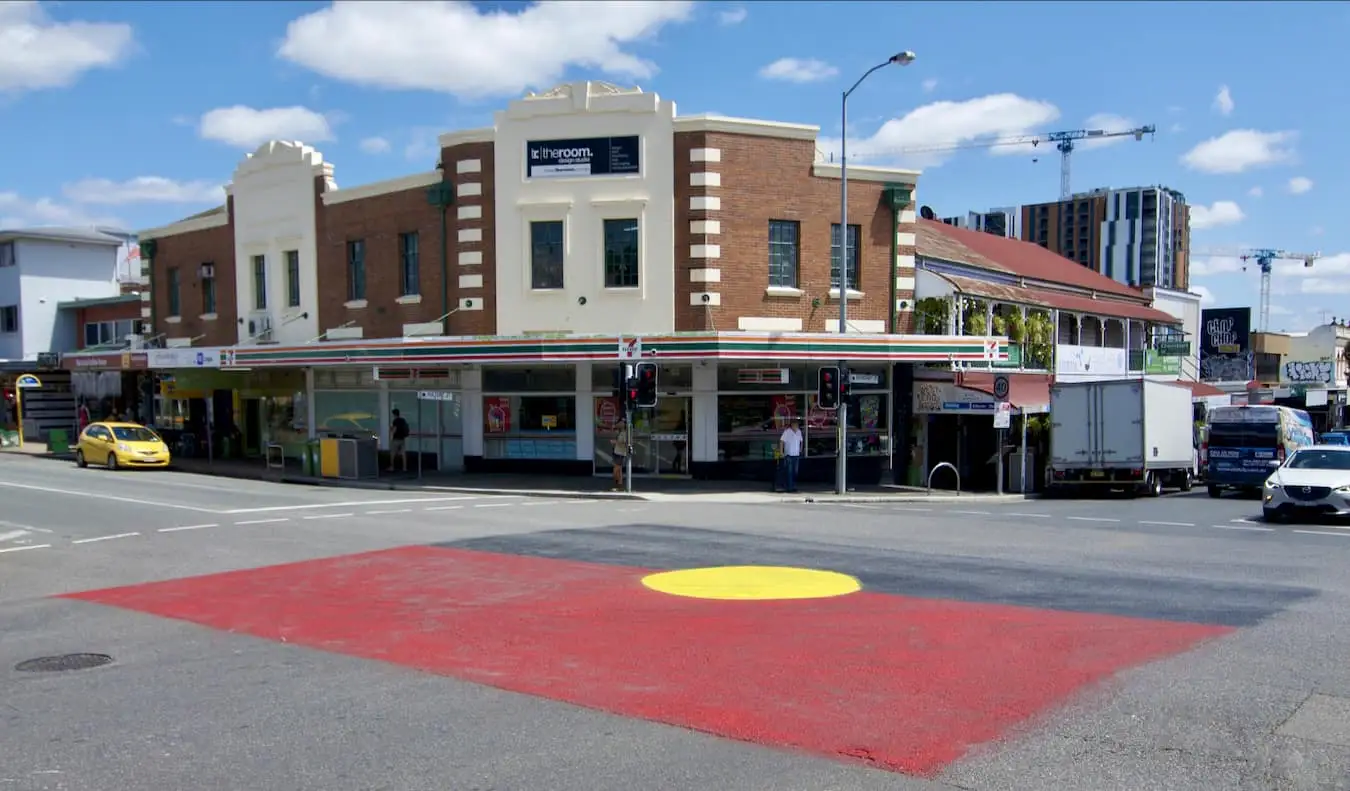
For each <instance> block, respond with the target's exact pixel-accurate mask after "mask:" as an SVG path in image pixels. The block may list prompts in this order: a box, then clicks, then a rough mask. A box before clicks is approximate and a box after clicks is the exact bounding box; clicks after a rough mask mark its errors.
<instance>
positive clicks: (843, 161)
mask: <svg viewBox="0 0 1350 791" xmlns="http://www.w3.org/2000/svg"><path fill="white" fill-rule="evenodd" d="M914 58H915V55H914V53H913V52H910V51H909V50H905V51H904V52H900V53H897V54H895V55H892V56H891V57H890V58H888V59H887V60H886V62H885V63H878V64H877V65H875V66H873V67H872V68H870V69H868V70H867V71H866V72H864V73H863V76H861V77H859V78H858V81H857V82H855V83H853V87H852V88H849V89H848V90H846V91H844V94H843V97H842V98H841V99H840V102H839V121H840V126H839V337H840V339H841V340H842V339H843V337H844V334H845V333H847V332H848V97H849V96H851V95H852V94H853V92H854V91H856V90H858V86H859V85H862V84H863V80H866V79H867V78H868V77H871V76H872V73H873V72H875V71H878V70H880V69H884V68H886V67H887V66H890V65H892V64H895V65H898V66H908V65H909V64H911V63H913V62H914ZM859 235H860V236H861V233H860V234H859ZM858 242H859V243H860V244H861V242H862V239H859V240H858ZM854 250H855V254H856V250H857V247H856V246H855V247H854ZM839 375H840V376H841V377H843V379H841V380H840V382H839V385H840V387H841V388H846V387H847V386H848V384H849V376H850V374H849V373H848V361H847V360H840V361H839ZM836 415H837V417H838V420H837V421H836V422H837V423H838V425H837V426H836V427H835V431H836V434H837V442H838V450H837V452H836V459H835V471H834V479H835V491H837V492H838V493H839V494H845V493H847V492H848V481H847V478H848V399H847V398H841V399H839V409H838V411H837V413H836Z"/></svg>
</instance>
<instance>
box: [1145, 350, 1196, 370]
mask: <svg viewBox="0 0 1350 791" xmlns="http://www.w3.org/2000/svg"><path fill="white" fill-rule="evenodd" d="M1188 346H1189V344H1188ZM1144 373H1146V374H1149V375H1151V376H1180V375H1181V358H1180V357H1174V356H1172V355H1169V354H1164V353H1163V352H1161V351H1154V350H1153V349H1145V350H1144Z"/></svg>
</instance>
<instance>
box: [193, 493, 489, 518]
mask: <svg viewBox="0 0 1350 791" xmlns="http://www.w3.org/2000/svg"><path fill="white" fill-rule="evenodd" d="M481 499H483V498H481V497H408V498H404V499H400V500H355V501H352V502H346V503H305V504H303V505H268V506H263V507H261V508H233V509H230V510H229V511H219V512H215V513H222V514H229V515H231V516H233V515H236V514H263V513H272V512H276V511H307V510H313V509H315V508H368V507H378V506H381V505H407V504H409V503H444V502H447V501H450V500H481Z"/></svg>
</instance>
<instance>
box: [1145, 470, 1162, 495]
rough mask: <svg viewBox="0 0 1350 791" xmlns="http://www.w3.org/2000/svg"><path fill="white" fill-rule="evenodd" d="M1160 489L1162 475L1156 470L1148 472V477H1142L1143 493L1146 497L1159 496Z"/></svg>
mask: <svg viewBox="0 0 1350 791" xmlns="http://www.w3.org/2000/svg"><path fill="white" fill-rule="evenodd" d="M1162 489H1163V487H1162V476H1161V475H1159V474H1158V473H1156V472H1150V473H1149V474H1148V478H1146V479H1144V495H1145V496H1147V497H1161V496H1162Z"/></svg>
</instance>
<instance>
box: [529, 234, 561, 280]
mask: <svg viewBox="0 0 1350 791" xmlns="http://www.w3.org/2000/svg"><path fill="white" fill-rule="evenodd" d="M563 282H564V278H563V223H562V220H544V221H539V222H532V223H530V288H534V289H540V290H547V289H558V288H562V287H563Z"/></svg>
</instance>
